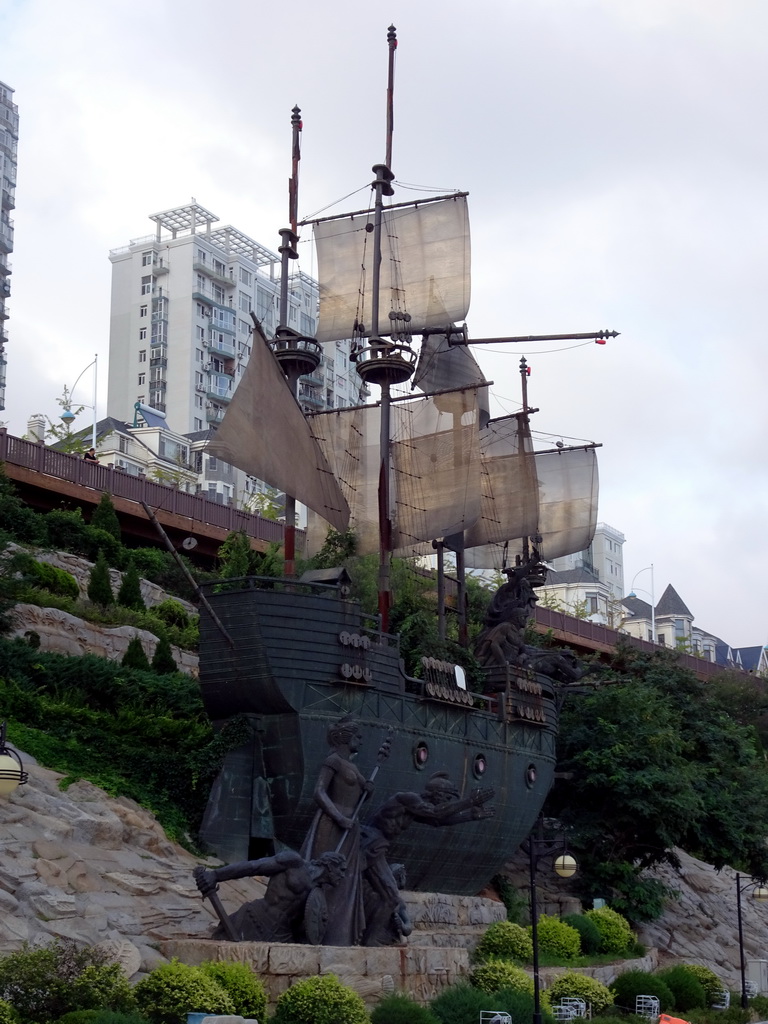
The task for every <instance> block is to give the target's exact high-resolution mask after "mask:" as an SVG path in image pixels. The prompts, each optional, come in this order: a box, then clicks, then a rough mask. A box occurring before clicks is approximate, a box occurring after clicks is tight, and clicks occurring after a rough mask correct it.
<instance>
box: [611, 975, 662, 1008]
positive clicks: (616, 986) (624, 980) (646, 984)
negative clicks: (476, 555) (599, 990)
mask: <svg viewBox="0 0 768 1024" xmlns="http://www.w3.org/2000/svg"><path fill="white" fill-rule="evenodd" d="M610 987H611V992H613V995H614V999H615V1001H616V1003H617V1004H618V1005H619V1006H622V1007H623V1008H624V1009H625V1010H629V1011H630V1012H632V1013H634V1010H635V998H636V997H637V996H657V997H658V1000H659V1005H660V1006H661V1011H662V1013H666V1012H667V1010H672V1009H674V1006H675V997H674V996H673V995H672V991H671V989H670V988H669V986H668V985H667V984H666V983H665V982H664V981H663V980H662V979H661V978H660V977H659V976H658V975H657V974H650V973H649V972H648V971H624V973H623V974H620V975H619V976H618V977H617V978H614V980H613V981H612V982H611V986H610Z"/></svg>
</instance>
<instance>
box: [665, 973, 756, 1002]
mask: <svg viewBox="0 0 768 1024" xmlns="http://www.w3.org/2000/svg"><path fill="white" fill-rule="evenodd" d="M678 966H679V967H680V968H682V969H684V970H686V971H687V972H688V973H689V974H692V975H693V976H694V978H696V979H697V981H698V982H699V984H700V985H701V986H702V988H703V989H704V995H705V997H706V1000H707V1002H706V1005H707V1006H711V1005H712V1003H716V1002H718V1000H719V998H720V994H721V993H722V992H723V990H724V989H726V988H727V985H725V984H724V983H723V982H722V981H721V980H720V978H718V976H717V975H716V974H715V972H714V971H713V970H711V969H710V968H709V967H705V966H704V965H703V964H679V965H678ZM766 1009H767V1010H768V1007H766Z"/></svg>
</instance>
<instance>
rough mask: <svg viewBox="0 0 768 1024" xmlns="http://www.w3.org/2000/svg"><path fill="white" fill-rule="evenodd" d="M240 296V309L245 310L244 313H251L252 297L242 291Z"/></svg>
mask: <svg viewBox="0 0 768 1024" xmlns="http://www.w3.org/2000/svg"><path fill="white" fill-rule="evenodd" d="M238 298H239V305H240V309H241V310H242V311H243V313H250V311H251V297H250V295H246V294H245V292H240V295H239V297H238Z"/></svg>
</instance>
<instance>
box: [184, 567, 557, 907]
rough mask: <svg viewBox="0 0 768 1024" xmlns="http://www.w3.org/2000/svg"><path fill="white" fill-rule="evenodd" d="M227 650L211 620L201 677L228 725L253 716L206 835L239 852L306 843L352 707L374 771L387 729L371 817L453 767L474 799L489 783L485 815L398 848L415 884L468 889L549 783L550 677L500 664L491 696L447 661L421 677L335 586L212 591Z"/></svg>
mask: <svg viewBox="0 0 768 1024" xmlns="http://www.w3.org/2000/svg"><path fill="white" fill-rule="evenodd" d="M209 599H210V600H211V603H212V606H213V609H214V611H215V614H216V616H217V617H218V619H219V620H220V623H221V625H223V627H224V629H225V630H226V632H227V633H228V634H229V635H230V637H231V638H232V641H233V645H232V646H231V645H230V644H229V643H228V641H227V640H226V639H225V637H224V636H223V634H222V632H221V631H220V629H219V628H218V627H217V625H216V624H215V623H214V621H213V620H212V618H211V617H210V616H209V615H207V614H205V613H204V614H203V616H202V618H201V658H200V684H201V689H202V694H203V700H204V702H205V705H206V708H207V710H208V713H209V714H210V715H211V717H212V719H213V720H214V721H215V722H216V723H217V724H219V725H222V724H224V723H225V722H227V721H230V720H231V719H233V718H235V717H236V716H243V719H242V721H243V725H244V735H247V738H246V739H245V741H244V742H243V744H242V745H241V746H240V747H238V749H236V750H234V751H232V752H231V753H230V754H229V755H228V756H227V759H226V761H225V764H224V767H223V770H222V772H221V774H220V776H219V778H218V779H217V781H216V783H215V785H214V787H213V791H212V794H211V799H210V802H209V806H208V810H207V812H206V815H205V819H204V822H203V827H202V831H201V837H202V839H203V841H204V842H205V843H206V845H207V846H209V847H210V848H211V849H212V850H213V851H214V852H215V853H216V854H217V855H218V856H220V857H221V858H222V859H223V860H225V861H228V862H232V861H237V860H243V859H246V858H248V857H252V856H254V855H256V854H261V853H263V852H266V851H267V850H269V849H270V847H273V848H279V847H281V846H283V845H284V846H288V847H291V848H293V849H299V848H300V847H301V844H302V841H303V839H304V836H305V834H306V832H307V830H308V828H309V825H310V822H311V820H312V817H313V815H314V812H315V810H316V805H315V803H314V799H313V790H314V786H315V781H316V778H317V773H318V770H319V767H320V765H321V764H322V762H323V760H324V759H325V757H326V756H327V753H328V744H327V740H326V734H327V730H328V726H329V725H330V724H332V723H333V722H334V721H337V720H338V719H339V718H340V717H342V716H343V715H353V716H355V717H356V718H357V719H358V720H359V722H360V726H361V731H362V736H363V739H362V744H361V750H360V754H359V755H358V760H357V764H358V767H359V768H360V770H361V771H362V772H363V774H364V775H366V776H369V775H370V772H371V770H372V769H373V767H374V765H375V764H376V758H377V753H378V750H379V747H380V745H381V743H382V741H383V740H384V738H385V736H386V735H387V734H388V730H389V729H391V730H392V742H391V750H390V753H389V756H388V757H387V759H386V760H385V761H383V762H382V764H381V767H380V769H379V772H378V775H377V777H376V782H375V791H374V793H373V795H372V797H371V799H370V801H369V802H368V804H366V806H365V807H364V809H363V812H362V814H361V817H362V819H363V821H365V819H366V818H367V817H368V816H369V815H370V814H371V813H373V812H374V811H375V810H376V808H377V807H378V806H379V805H380V804H381V803H383V801H384V800H385V799H387V798H388V797H389V796H391V795H392V794H393V793H396V792H401V791H414V792H421V791H422V790H423V789H424V785H425V783H426V782H427V780H428V778H429V777H430V775H431V774H432V773H433V772H436V771H447V772H448V773H449V774H450V776H451V778H452V779H453V781H454V782H455V783H456V785H457V786H458V788H459V790H460V792H461V794H462V795H463V796H466V795H467V794H468V793H469V792H470V791H471V790H473V789H475V788H481V787H482V788H486V787H492V788H493V789H494V791H495V795H494V798H493V800H492V801H491V802H490V804H489V805H488V806H492V807H493V809H494V814H493V816H491V817H488V818H484V819H481V820H477V821H471V822H466V823H463V824H461V825H456V826H452V827H447V828H439V829H438V828H432V827H430V826H427V825H423V824H412V825H411V826H410V828H409V829H408V830H407V831H405V832H404V833H403V834H402V835H401V836H400V837H399V839H398V840H397V841H396V842H393V843H392V846H391V848H390V853H389V859H390V861H392V862H399V863H402V864H404V866H405V870H406V887H407V888H409V889H415V890H422V891H432V892H446V893H454V894H466V895H470V894H474V893H476V892H478V891H479V890H480V889H481V888H482V887H483V886H484V885H485V884H486V883H487V882H488V881H489V879H490V878H491V877H492V876H493V875H494V874H496V873H497V872H498V871H499V870H500V869H501V868H502V866H503V865H504V863H505V861H506V860H508V859H509V857H510V856H511V855H512V854H513V853H514V851H515V850H516V849H517V847H518V846H519V844H520V842H521V841H522V840H523V839H524V838H525V836H526V835H527V834H528V833H529V832H530V830H531V827H532V826H533V823H534V821H535V820H536V817H537V816H538V814H539V812H540V810H541V806H542V804H543V801H544V798H545V796H546V794H547V792H548V791H549V788H550V786H551V784H552V779H553V775H554V767H555V739H556V733H557V714H556V701H555V698H556V695H555V693H554V690H553V687H552V683H551V681H550V680H548V679H546V678H544V677H535V676H531V675H530V674H528V675H526V674H522V673H520V672H516V673H515V672H513V671H512V670H511V669H509V668H499V669H498V670H497V671H496V673H495V676H494V679H493V682H492V687H493V689H492V693H491V695H490V696H489V695H488V693H486V694H485V695H471V694H469V693H467V691H465V690H462V689H460V688H459V687H458V686H457V685H456V684H455V682H454V681H453V679H452V678H451V677H450V674H449V673H448V671H447V670H448V666H445V665H443V664H442V663H436V664H433V665H431V666H429V667H428V668H427V669H426V671H425V675H426V679H419V680H416V679H411V678H409V677H408V676H406V675H405V673H404V672H403V670H402V666H401V662H400V657H399V649H398V646H397V641H396V638H393V637H386V636H383V635H382V634H379V633H376V632H375V631H371V630H368V629H366V628H365V623H364V620H363V617H362V616H361V614H360V611H359V607H358V606H357V605H356V604H355V603H353V602H349V601H345V600H342V599H340V598H339V597H338V596H337V594H336V592H335V591H330V590H329V591H322V590H321V589H320V588H314V592H310V591H309V590H307V589H303V588H299V587H297V586H291V585H285V584H276V585H275V587H274V588H273V589H256V588H255V587H244V588H243V589H232V590H228V591H225V592H222V593H215V594H211V595H209Z"/></svg>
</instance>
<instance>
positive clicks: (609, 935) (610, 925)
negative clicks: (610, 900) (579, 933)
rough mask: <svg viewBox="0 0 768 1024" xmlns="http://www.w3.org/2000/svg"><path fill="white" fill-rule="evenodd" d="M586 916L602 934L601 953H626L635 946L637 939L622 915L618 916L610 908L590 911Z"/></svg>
mask: <svg viewBox="0 0 768 1024" xmlns="http://www.w3.org/2000/svg"><path fill="white" fill-rule="evenodd" d="M586 916H587V917H588V918H589V920H590V921H591V922H592V923H593V924H594V925H595V927H596V928H597V930H598V931H599V932H600V952H601V953H616V954H617V955H620V954H621V953H626V951H627V950H628V949H629V948H630V946H632V945H633V943H634V941H635V937H634V935H633V934H632V929H631V928H630V927H629V921H627V919H626V917H622V916H621V914H617V913H616V911H615V910H611V908H610V907H600V909H599V910H588V911H587V913H586Z"/></svg>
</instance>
